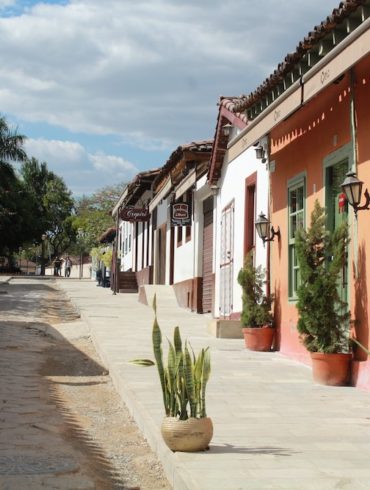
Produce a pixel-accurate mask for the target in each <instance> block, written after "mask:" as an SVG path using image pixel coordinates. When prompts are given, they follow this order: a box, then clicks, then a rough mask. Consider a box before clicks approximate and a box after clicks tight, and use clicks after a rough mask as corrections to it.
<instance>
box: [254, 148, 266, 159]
mask: <svg viewBox="0 0 370 490" xmlns="http://www.w3.org/2000/svg"><path fill="white" fill-rule="evenodd" d="M255 150H256V158H257V159H258V160H262V159H263V158H265V150H264V149H263V146H261V145H259V146H257V148H255Z"/></svg>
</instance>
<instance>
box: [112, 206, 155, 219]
mask: <svg viewBox="0 0 370 490" xmlns="http://www.w3.org/2000/svg"><path fill="white" fill-rule="evenodd" d="M119 217H120V218H121V219H122V220H123V221H131V222H132V221H134V222H137V221H149V210H148V208H123V209H122V210H121V212H120V215H119Z"/></svg>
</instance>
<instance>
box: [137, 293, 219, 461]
mask: <svg viewBox="0 0 370 490" xmlns="http://www.w3.org/2000/svg"><path fill="white" fill-rule="evenodd" d="M153 309H154V313H155V318H154V323H153V331H152V341H153V351H154V357H155V361H156V362H155V363H154V362H153V361H151V360H148V359H136V360H133V361H132V362H134V363H136V364H141V365H153V364H156V365H157V369H158V374H159V379H160V383H161V388H162V396H163V404H164V409H165V417H164V419H163V422H162V427H161V432H162V437H163V439H164V441H165V443H166V444H167V446H168V447H169V448H170V449H171V450H172V451H184V452H195V451H204V450H206V449H208V447H209V443H210V441H211V439H212V436H213V424H212V420H211V419H210V418H209V417H207V413H206V386H207V383H208V380H209V377H210V373H211V361H210V353H209V347H207V348H206V349H201V351H200V352H199V354H198V355H195V353H194V351H193V349H192V348H191V346H190V344H189V343H188V342H185V344H184V345H183V343H182V339H181V335H180V329H179V327H175V329H174V334H173V342H171V341H170V340H169V339H167V340H168V355H167V363H166V364H165V363H164V361H163V350H162V332H161V329H160V327H159V325H158V321H157V310H156V297H155V296H154V301H153Z"/></svg>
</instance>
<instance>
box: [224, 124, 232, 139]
mask: <svg viewBox="0 0 370 490" xmlns="http://www.w3.org/2000/svg"><path fill="white" fill-rule="evenodd" d="M232 127H233V125H232V124H230V123H228V124H225V125H224V126H222V134H223V135H224V136H230V133H231V129H232Z"/></svg>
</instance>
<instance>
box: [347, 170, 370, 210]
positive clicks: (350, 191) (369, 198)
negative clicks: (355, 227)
mask: <svg viewBox="0 0 370 490" xmlns="http://www.w3.org/2000/svg"><path fill="white" fill-rule="evenodd" d="M363 184H364V183H363V182H362V181H361V180H359V179H358V178H357V176H356V174H355V173H354V172H348V173H347V174H346V178H345V179H344V182H343V183H342V186H341V187H342V189H343V192H344V193H345V195H346V198H347V201H348V202H349V204H350V205H351V206H352V207H353V210H354V212H355V216H356V218H357V211H361V210H363V209H370V208H369V206H370V195H369V191H368V190H367V189H366V190H365V192H364V195H365V198H366V202H365V204H364V205H363V206H359V204H360V201H361V196H362V186H363Z"/></svg>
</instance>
